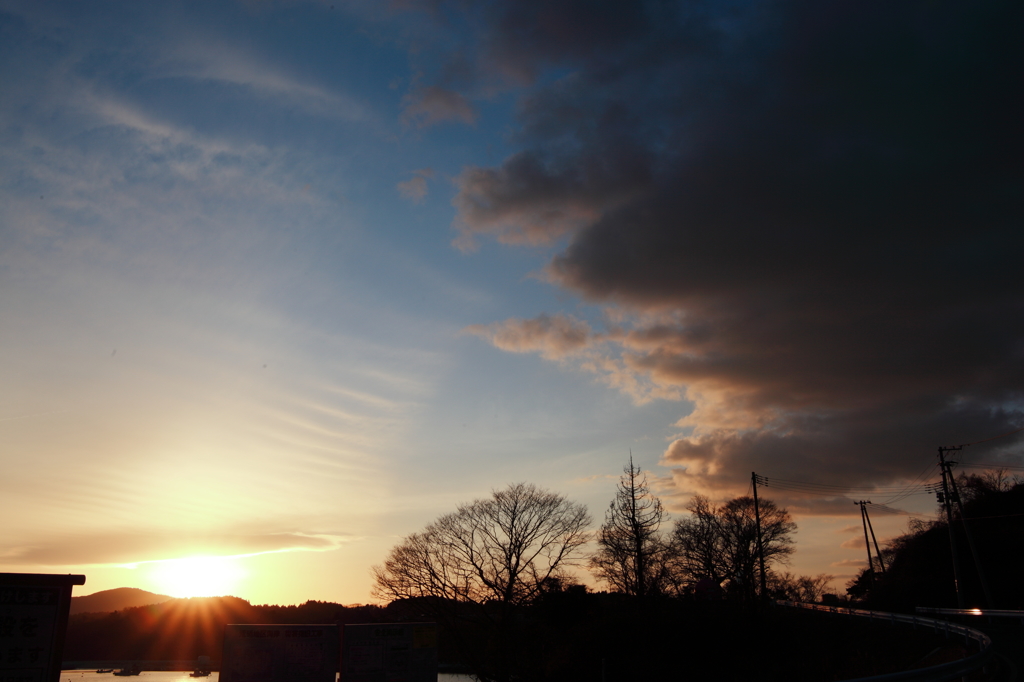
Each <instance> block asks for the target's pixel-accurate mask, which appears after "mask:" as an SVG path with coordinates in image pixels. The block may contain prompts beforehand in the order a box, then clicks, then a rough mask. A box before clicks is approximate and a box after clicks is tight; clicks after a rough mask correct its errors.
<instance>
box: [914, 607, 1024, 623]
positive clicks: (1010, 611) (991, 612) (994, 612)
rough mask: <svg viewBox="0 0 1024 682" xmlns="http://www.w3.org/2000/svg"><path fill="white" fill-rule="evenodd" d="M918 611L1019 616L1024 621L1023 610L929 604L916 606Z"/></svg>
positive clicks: (987, 615)
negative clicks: (942, 607)
mask: <svg viewBox="0 0 1024 682" xmlns="http://www.w3.org/2000/svg"><path fill="white" fill-rule="evenodd" d="M915 611H917V612H918V613H938V614H943V615H947V616H985V617H986V618H1019V619H1020V622H1021V623H1024V611H1017V610H1013V609H939V608H934V607H931V606H918V607H917V608H916V609H915Z"/></svg>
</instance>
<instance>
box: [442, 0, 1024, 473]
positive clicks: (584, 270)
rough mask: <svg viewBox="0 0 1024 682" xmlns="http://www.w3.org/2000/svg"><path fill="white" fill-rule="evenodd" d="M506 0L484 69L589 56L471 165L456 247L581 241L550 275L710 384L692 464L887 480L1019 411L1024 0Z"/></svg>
mask: <svg viewBox="0 0 1024 682" xmlns="http://www.w3.org/2000/svg"><path fill="white" fill-rule="evenodd" d="M549 7H550V9H545V8H549ZM488 8H489V9H488V10H487V12H485V13H483V14H482V15H480V16H481V17H482V18H480V17H478V18H477V19H474V20H480V21H485V22H486V23H485V24H483V25H481V26H480V30H479V35H481V36H486V37H488V38H489V39H490V47H488V46H485V45H484V44H481V45H480V46H478V47H477V48H476V49H477V52H476V53H475V54H476V58H477V60H478V63H480V64H482V65H484V66H485V67H486V68H484V67H481V71H480V73H481V74H483V75H484V76H486V74H487V69H491V70H492V71H493V72H494V73H497V74H501V73H511V72H516V73H521V74H526V75H529V76H535V75H536V74H537V73H539V70H540V69H541V68H542V67H543V66H545V65H548V66H551V65H554V66H560V67H562V68H565V69H567V70H569V71H571V73H569V74H568V75H566V76H564V77H562V78H559V79H557V81H555V82H553V83H541V81H542V80H543V79H538V80H537V83H540V84H537V85H534V86H532V87H531V88H529V89H528V91H527V93H526V94H525V95H524V96H523V98H522V100H521V105H520V121H521V128H520V130H519V132H518V137H517V141H518V142H519V143H520V144H521V146H522V149H521V151H519V152H518V153H517V154H515V155H513V156H511V157H510V158H509V159H507V160H506V161H505V162H504V163H503V164H502V165H501V166H500V167H498V168H467V169H466V170H465V171H464V172H463V174H462V175H461V177H460V178H459V194H458V196H457V197H456V199H455V205H456V207H457V208H458V209H459V216H458V219H457V221H456V227H457V228H458V229H459V230H460V233H461V237H460V240H461V241H460V243H467V242H468V241H471V240H472V239H474V238H479V237H480V236H483V235H490V236H494V237H496V238H497V239H499V240H502V241H505V242H509V243H522V242H526V243H534V244H536V243H545V242H549V243H550V242H553V241H554V240H557V239H560V238H568V242H567V245H566V247H565V248H564V250H563V251H562V252H561V253H559V254H558V255H557V256H556V257H555V258H554V259H553V260H552V262H551V263H550V264H549V266H548V268H547V274H548V277H549V278H550V280H551V281H552V282H554V283H556V284H558V285H559V286H562V287H565V288H567V289H569V290H571V291H573V292H576V293H577V294H579V295H581V296H582V297H584V298H585V299H587V300H590V301H592V302H597V303H601V304H604V305H606V306H610V307H614V308H615V309H617V310H618V311H619V313H620V314H621V315H631V316H632V322H631V330H630V331H629V333H627V334H625V335H622V336H621V343H620V344H619V346H618V350H617V353H618V357H619V360H620V361H621V367H622V368H625V370H627V371H631V372H633V373H635V374H637V375H641V376H644V377H646V378H648V379H649V380H651V381H653V382H654V383H655V384H657V385H661V386H684V387H686V396H687V398H688V399H690V400H691V401H693V402H694V404H695V406H696V408H695V411H694V412H693V413H692V414H691V415H690V416H688V417H686V418H684V419H683V420H681V422H680V426H681V427H683V429H684V431H683V434H682V435H681V436H680V438H679V439H678V440H676V441H675V442H674V443H672V445H671V446H670V447H669V448H668V449H667V451H666V453H665V459H666V461H667V462H668V463H669V464H672V465H678V466H680V467H681V469H680V473H679V476H678V477H677V478H678V479H679V480H678V484H679V485H680V486H681V487H685V486H694V487H703V488H712V489H713V488H721V487H724V486H737V485H740V484H741V482H742V481H744V480H745V477H747V476H749V472H750V471H751V470H758V471H764V472H766V473H775V472H779V473H777V474H776V475H784V476H785V477H787V478H798V479H807V478H812V479H818V480H826V479H827V480H829V481H833V480H834V481H850V482H856V483H863V482H869V481H887V480H894V479H899V478H900V477H904V476H915V475H917V474H918V473H919V471H920V469H921V467H922V466H923V464H926V463H927V461H928V458H929V457H930V455H931V453H932V452H933V451H934V447H935V446H937V445H939V444H954V443H962V442H969V441H972V440H978V439H981V438H984V437H986V436H990V435H994V434H997V433H1002V432H1005V431H1009V430H1011V429H1012V428H1014V427H1015V425H1018V424H1020V423H1021V420H1022V416H1024V402H1022V398H1024V396H1022V388H1024V270H1022V268H1021V267H1020V265H1019V263H1020V258H1021V252H1022V248H1021V247H1022V246H1024V224H1022V223H1024V221H1022V217H1024V210H1022V207H1024V191H1022V188H1024V182H1022V163H1021V160H1022V159H1024V133H1022V126H1021V123H1020V122H1021V121H1022V120H1024V106H1022V97H1021V89H1020V84H1019V79H1020V74H1021V72H1022V67H1024V41H1021V40H1020V39H1019V35H1018V29H1019V27H1020V26H1021V25H1022V19H1024V16H1022V15H1024V6H1022V5H1021V4H1020V3H1018V2H1006V1H1003V2H991V3H981V4H978V3H975V4H966V3H945V2H898V3H889V2H870V1H868V2H865V1H858V2H829V3H818V2H749V3H729V2H723V3H685V4H684V3H679V4H673V3H646V4H644V3H626V2H623V3H609V4H604V5H602V6H601V7H600V11H598V12H595V13H594V15H593V16H590V15H587V12H586V10H585V8H582V7H578V6H577V4H576V3H559V2H555V3H544V6H543V7H541V6H540V5H536V6H535V5H533V4H532V3H515V2H509V3H502V2H495V3H489V4H488ZM573 12H578V13H579V16H580V19H581V22H583V23H580V24H578V25H574V26H573V25H572V22H569V21H565V20H564V19H565V17H567V16H568V15H569V14H571V13H573ZM585 15H586V16H585ZM552 17H554V18H556V19H557V20H556V19H552ZM586 22H591V23H592V24H593V25H591V24H588V23H586ZM570 26H571V28H570ZM581 27H582V28H581ZM461 58H462V59H465V58H466V53H463V54H462V55H461ZM511 322H514V321H509V323H511ZM504 331H505V333H506V334H511V331H510V330H509V329H508V328H507V327H506V328H504ZM595 338H596V336H595ZM602 343H605V344H606V345H607V339H604V340H602ZM1012 442H1013V441H1012V439H1011V440H1008V441H1002V442H1000V443H997V444H996V445H997V446H1000V445H1001V446H1003V447H1004V448H1005V446H1006V445H1007V444H1012Z"/></svg>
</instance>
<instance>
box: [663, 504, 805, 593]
mask: <svg viewBox="0 0 1024 682" xmlns="http://www.w3.org/2000/svg"><path fill="white" fill-rule="evenodd" d="M759 506H760V512H761V544H762V546H763V548H764V560H765V565H766V566H768V567H770V566H771V565H772V564H777V563H786V561H787V559H788V557H789V555H790V554H792V553H793V537H792V536H793V533H794V532H795V531H796V524H795V523H793V520H792V517H790V515H789V512H788V511H786V510H785V509H783V508H781V507H779V506H777V505H776V504H775V503H774V502H773V501H771V500H764V499H762V500H760V504H759ZM689 510H690V517H688V518H684V519H680V520H679V521H677V522H676V525H675V528H674V530H673V533H672V549H673V555H672V561H671V566H672V568H673V570H674V574H675V578H676V580H677V581H678V582H680V583H682V584H689V585H692V584H694V583H696V582H698V581H699V580H701V579H703V578H711V579H712V580H714V581H715V582H716V583H721V582H722V581H724V580H728V581H729V585H730V587H731V589H732V591H734V592H735V593H738V594H740V595H741V596H742V597H743V598H745V599H754V597H755V596H756V590H757V584H758V580H757V578H758V572H757V571H758V556H757V523H756V520H755V515H754V500H753V498H751V497H737V498H736V499H733V500H730V501H728V502H726V503H725V504H724V505H721V506H716V505H714V504H712V503H711V502H710V501H709V500H708V499H707V498H706V497H703V496H700V495H698V496H695V497H694V499H693V501H692V502H691V503H690V506H689Z"/></svg>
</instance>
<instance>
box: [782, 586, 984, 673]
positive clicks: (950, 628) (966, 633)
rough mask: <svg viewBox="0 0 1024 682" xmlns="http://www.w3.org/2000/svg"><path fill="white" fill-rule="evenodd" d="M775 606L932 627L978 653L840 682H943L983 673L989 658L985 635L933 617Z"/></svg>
mask: <svg viewBox="0 0 1024 682" xmlns="http://www.w3.org/2000/svg"><path fill="white" fill-rule="evenodd" d="M775 604H776V605H777V606H787V607H790V608H797V609H806V610H808V611H821V612H824V613H833V614H837V615H841V616H853V617H858V618H867V619H868V620H869V621H872V622H878V623H890V624H892V625H895V624H897V623H902V624H906V625H912V626H913V627H915V628H917V627H922V628H931V629H932V631H933V632H935V633H943V634H945V636H946V638H947V639H949V638H951V637H963V638H964V644H965V645H967V646H970V643H971V642H972V641H973V642H976V643H977V646H978V651H977V653H975V654H972V655H970V656H967V657H965V658H961V659H960V660H959V661H950V662H948V663H942V664H940V665H934V666H930V667H928V668H917V669H915V670H904V671H901V672H895V673H886V674H885V675H874V676H872V677H858V678H856V679H852V680H844V681H843V682H897V681H899V682H904V681H906V682H911V681H913V682H946V681H947V680H955V679H957V678H961V677H964V676H965V675H968V674H970V673H973V672H975V671H978V670H983V669H984V668H985V666H986V664H987V663H988V661H989V659H990V658H991V657H992V640H991V639H989V636H988V635H986V634H985V633H984V632H980V631H978V630H975V629H974V628H969V627H966V626H964V625H959V624H958V623H950V622H949V621H945V620H937V619H935V618H923V617H921V616H917V615H912V616H908V615H904V614H902V613H888V612H886V611H863V610H861V609H848V608H845V607H842V606H826V605H824V604H803V603H801V602H793V601H776V602H775Z"/></svg>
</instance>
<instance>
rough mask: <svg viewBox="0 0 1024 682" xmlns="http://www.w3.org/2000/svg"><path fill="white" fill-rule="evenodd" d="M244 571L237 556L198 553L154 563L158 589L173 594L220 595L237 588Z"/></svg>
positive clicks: (194, 595) (186, 595)
mask: <svg viewBox="0 0 1024 682" xmlns="http://www.w3.org/2000/svg"><path fill="white" fill-rule="evenodd" d="M244 575H245V573H244V571H243V570H242V569H241V568H240V567H239V566H238V565H237V564H236V563H235V561H234V559H231V558H226V557H212V556H199V557H188V558H186V559H171V560H168V561H161V562H158V563H156V564H154V566H153V569H152V579H153V582H154V583H155V584H156V586H157V589H159V590H160V591H161V592H163V593H165V594H168V595H170V596H172V597H219V596H224V595H229V594H232V593H233V592H235V591H237V590H236V587H237V586H238V583H239V580H240V579H241V578H242V577H244Z"/></svg>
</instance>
